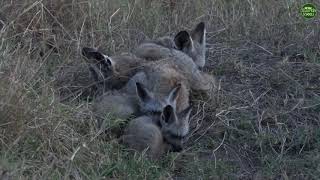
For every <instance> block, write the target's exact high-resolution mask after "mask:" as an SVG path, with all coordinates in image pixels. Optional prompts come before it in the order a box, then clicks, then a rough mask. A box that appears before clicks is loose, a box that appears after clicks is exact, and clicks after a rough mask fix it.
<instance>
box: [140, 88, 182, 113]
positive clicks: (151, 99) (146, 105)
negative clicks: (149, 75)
mask: <svg viewBox="0 0 320 180" xmlns="http://www.w3.org/2000/svg"><path fill="white" fill-rule="evenodd" d="M180 89H181V85H180V84H179V85H177V86H176V87H174V88H173V89H172V90H171V91H170V92H169V94H168V95H167V96H166V97H165V98H164V99H160V98H156V97H155V95H154V93H152V92H150V91H149V90H148V89H147V88H146V87H144V85H143V84H142V83H139V82H136V92H137V95H138V97H139V105H140V113H141V114H155V115H156V114H158V115H159V114H161V113H162V111H163V107H165V106H166V105H171V106H173V107H174V108H175V107H176V101H177V97H178V94H179V91H180Z"/></svg>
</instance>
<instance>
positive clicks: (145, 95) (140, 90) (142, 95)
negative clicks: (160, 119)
mask: <svg viewBox="0 0 320 180" xmlns="http://www.w3.org/2000/svg"><path fill="white" fill-rule="evenodd" d="M136 88H137V89H136V90H137V94H138V97H139V99H140V100H141V101H143V102H146V101H148V100H150V99H151V98H152V95H151V93H150V92H149V91H148V90H147V88H145V87H144V85H143V84H141V83H139V82H136Z"/></svg>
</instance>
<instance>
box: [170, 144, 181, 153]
mask: <svg viewBox="0 0 320 180" xmlns="http://www.w3.org/2000/svg"><path fill="white" fill-rule="evenodd" d="M182 149H183V148H182V146H180V145H178V146H173V147H172V151H173V152H180V151H182Z"/></svg>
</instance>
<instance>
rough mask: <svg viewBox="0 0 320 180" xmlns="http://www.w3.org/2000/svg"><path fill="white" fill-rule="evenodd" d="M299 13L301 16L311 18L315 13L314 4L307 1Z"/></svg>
mask: <svg viewBox="0 0 320 180" xmlns="http://www.w3.org/2000/svg"><path fill="white" fill-rule="evenodd" d="M300 13H301V15H302V16H303V17H305V18H307V19H311V18H313V17H315V16H316V15H317V9H316V6H315V5H313V4H311V3H308V4H305V5H303V6H302V8H301V9H300Z"/></svg>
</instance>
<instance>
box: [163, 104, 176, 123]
mask: <svg viewBox="0 0 320 180" xmlns="http://www.w3.org/2000/svg"><path fill="white" fill-rule="evenodd" d="M176 119H177V117H176V115H175V112H174V109H173V107H172V106H171V105H167V106H166V107H164V109H163V111H162V114H161V124H163V125H164V124H172V123H174V122H175V121H176Z"/></svg>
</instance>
